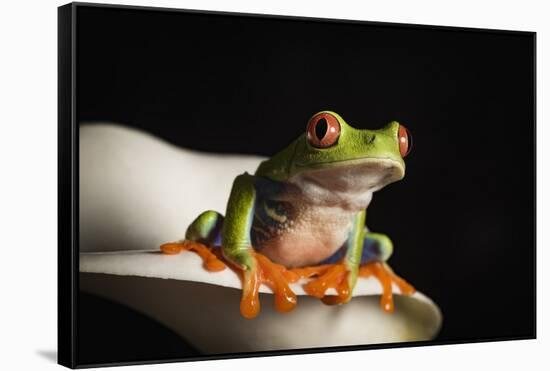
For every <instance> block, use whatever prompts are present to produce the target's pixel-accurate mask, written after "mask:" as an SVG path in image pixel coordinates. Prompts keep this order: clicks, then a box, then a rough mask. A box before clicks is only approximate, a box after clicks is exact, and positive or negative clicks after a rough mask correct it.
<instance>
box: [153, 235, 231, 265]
mask: <svg viewBox="0 0 550 371" xmlns="http://www.w3.org/2000/svg"><path fill="white" fill-rule="evenodd" d="M160 250H161V251H162V252H163V253H164V254H167V255H176V254H179V253H180V252H182V251H186V250H189V251H194V252H195V253H197V255H199V256H200V257H201V258H202V261H203V263H204V267H205V268H206V270H208V271H210V272H219V271H222V270H224V269H225V266H226V265H225V263H224V262H223V261H222V260H220V259H219V258H218V256H216V254H214V253H213V252H212V249H211V248H209V247H208V246H206V245H203V244H202V243H199V242H195V241H189V240H185V241H182V242H170V243H165V244H163V245H161V246H160Z"/></svg>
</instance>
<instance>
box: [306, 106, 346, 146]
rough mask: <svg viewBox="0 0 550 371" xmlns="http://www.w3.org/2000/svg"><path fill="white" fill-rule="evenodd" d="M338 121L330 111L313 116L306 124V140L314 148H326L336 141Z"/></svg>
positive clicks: (338, 128) (338, 130) (338, 131)
mask: <svg viewBox="0 0 550 371" xmlns="http://www.w3.org/2000/svg"><path fill="white" fill-rule="evenodd" d="M339 136H340V123H339V122H338V119H337V118H336V117H334V116H333V115H331V114H330V113H326V112H322V113H318V114H317V115H315V116H313V117H312V118H311V120H309V123H308V124H307V141H308V142H309V144H311V145H312V146H313V147H316V148H328V147H330V146H333V145H334V144H336V142H338V137H339Z"/></svg>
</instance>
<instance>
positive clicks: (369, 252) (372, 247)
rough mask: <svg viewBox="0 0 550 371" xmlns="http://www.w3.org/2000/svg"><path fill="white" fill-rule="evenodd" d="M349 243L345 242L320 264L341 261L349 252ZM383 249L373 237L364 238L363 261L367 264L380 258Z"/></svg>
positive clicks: (362, 262)
mask: <svg viewBox="0 0 550 371" xmlns="http://www.w3.org/2000/svg"><path fill="white" fill-rule="evenodd" d="M347 248H348V246H347V243H344V245H342V247H340V248H339V249H338V250H337V251H336V252H335V253H334V254H332V255H331V256H329V257H328V258H326V259H325V260H323V261H322V262H321V263H319V264H336V263H338V262H340V261H341V260H342V259H343V258H344V257H345V256H346V253H347ZM380 255H381V251H380V246H379V244H378V242H377V241H376V240H374V239H372V238H368V237H366V238H365V239H364V240H363V251H362V253H361V263H360V264H366V263H369V262H371V261H374V260H377V259H380Z"/></svg>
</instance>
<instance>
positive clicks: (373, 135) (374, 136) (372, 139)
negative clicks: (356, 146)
mask: <svg viewBox="0 0 550 371" xmlns="http://www.w3.org/2000/svg"><path fill="white" fill-rule="evenodd" d="M375 139H376V134H372V135H371V136H370V137H369V139H368V140H367V144H371V143H372V142H374V140H375Z"/></svg>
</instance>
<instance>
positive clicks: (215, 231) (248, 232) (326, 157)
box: [161, 111, 414, 318]
mask: <svg viewBox="0 0 550 371" xmlns="http://www.w3.org/2000/svg"><path fill="white" fill-rule="evenodd" d="M411 146H412V138H411V136H410V134H409V131H408V130H407V129H406V128H405V127H404V126H403V125H400V124H399V123H398V122H395V121H393V122H390V123H389V124H387V125H386V126H385V127H383V128H382V129H379V130H361V129H355V128H353V127H352V126H350V125H348V124H347V123H346V122H345V121H344V119H343V118H342V117H341V116H339V115H338V114H337V113H335V112H331V111H322V112H319V113H317V114H315V115H313V117H312V118H311V119H310V120H309V122H308V124H307V127H306V132H305V133H304V134H303V135H301V136H300V137H299V138H298V139H296V140H295V141H294V142H292V143H291V144H290V145H289V146H288V147H286V148H285V149H283V150H282V151H281V152H279V153H277V154H276V155H275V156H273V157H272V158H271V159H268V160H266V161H263V162H262V163H261V164H260V166H259V167H258V169H257V170H256V172H255V174H254V175H250V174H248V173H244V174H241V175H239V176H237V178H236V179H235V181H234V183H233V187H232V190H231V194H230V196H229V201H228V203H227V210H226V213H225V217H224V216H222V215H221V214H220V213H218V212H216V211H212V210H209V211H205V212H204V213H202V214H201V215H199V216H198V217H197V218H196V219H195V221H194V222H193V223H192V224H191V225H190V226H189V227H188V229H187V232H186V235H185V240H183V241H181V242H175V243H166V244H164V245H162V246H161V250H162V252H164V253H165V254H177V253H179V252H181V251H182V250H193V251H195V252H196V253H197V254H199V255H200V256H201V258H202V259H203V261H204V263H205V268H206V269H208V270H210V271H219V270H222V269H224V268H225V266H226V263H229V265H230V266H231V267H232V268H233V269H235V270H237V271H240V272H242V275H241V277H242V282H243V292H242V298H241V305H240V310H241V314H242V315H243V316H244V317H246V318H253V317H255V316H256V315H257V314H258V313H259V310H260V303H259V295H258V292H259V287H260V285H261V284H266V285H268V286H269V287H270V288H271V289H272V291H273V293H274V295H275V306H276V308H277V309H278V310H279V311H282V312H287V311H290V310H291V309H293V308H294V306H295V305H296V302H297V299H296V295H295V293H294V292H293V291H292V289H291V288H290V286H289V283H292V282H296V281H298V280H300V279H303V278H307V279H308V280H307V283H306V284H305V285H304V290H305V292H306V293H307V294H308V295H312V296H315V297H318V298H320V299H321V300H322V301H323V302H324V303H326V304H341V303H345V302H347V301H349V300H350V299H351V297H352V292H353V288H354V286H355V284H356V282H357V279H358V277H367V276H371V275H372V276H374V277H376V278H377V279H378V280H379V281H380V283H381V285H382V288H383V294H382V297H381V301H380V303H381V306H382V308H383V309H384V310H385V311H388V312H392V311H393V299H392V284H393V283H395V284H396V285H397V286H398V287H399V288H400V290H401V292H402V293H403V294H407V295H410V294H412V293H414V288H413V287H412V286H411V285H409V284H408V283H407V282H405V281H404V280H403V279H401V278H400V277H399V276H397V275H396V274H395V273H394V272H393V271H392V270H391V268H390V267H389V266H388V265H387V263H386V261H387V260H388V258H389V257H390V255H391V254H392V251H393V245H392V242H391V240H390V239H389V238H388V237H387V236H386V235H384V234H380V233H375V232H371V231H369V230H368V229H367V227H366V226H365V217H366V209H367V207H368V205H369V203H370V201H371V198H372V194H373V192H375V191H377V190H379V189H381V188H382V187H384V186H386V185H387V184H389V183H392V182H395V181H397V180H400V179H402V178H403V177H404V175H405V163H404V161H403V158H404V157H405V156H406V155H407V154H408V153H409V151H410V149H411ZM330 288H332V289H334V290H335V292H336V295H326V291H327V290H328V289H330Z"/></svg>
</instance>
